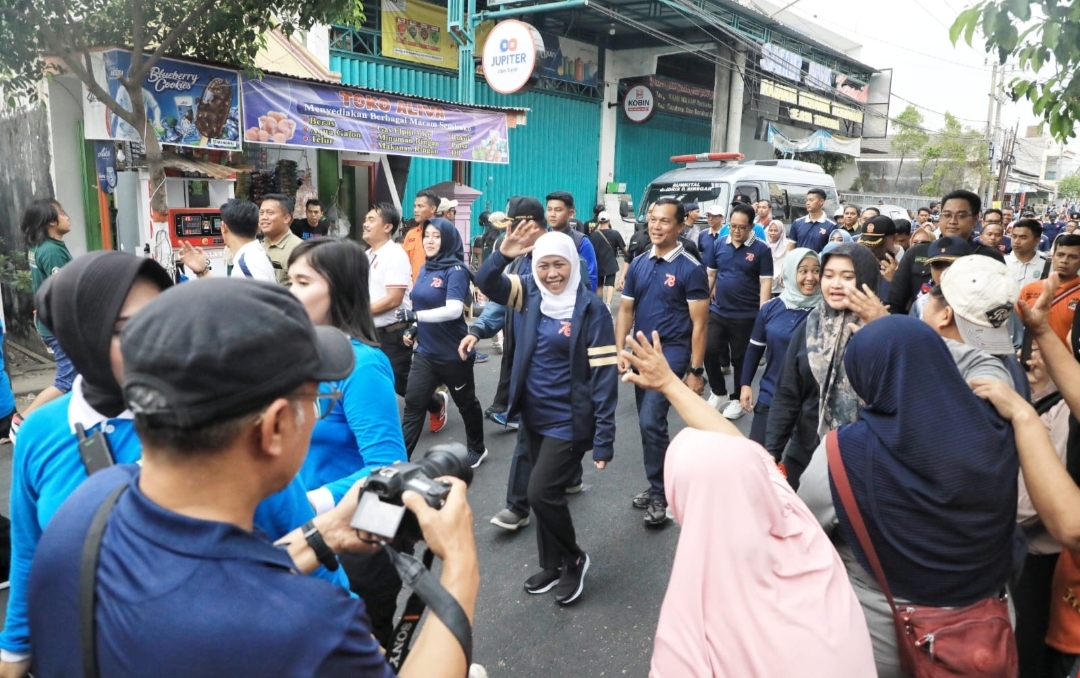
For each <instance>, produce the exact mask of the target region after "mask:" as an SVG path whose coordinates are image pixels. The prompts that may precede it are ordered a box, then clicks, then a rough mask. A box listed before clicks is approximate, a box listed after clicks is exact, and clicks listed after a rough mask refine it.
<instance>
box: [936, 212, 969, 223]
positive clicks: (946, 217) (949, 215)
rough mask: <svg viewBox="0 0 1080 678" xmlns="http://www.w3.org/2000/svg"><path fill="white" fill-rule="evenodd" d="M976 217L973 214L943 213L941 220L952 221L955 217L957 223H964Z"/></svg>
mask: <svg viewBox="0 0 1080 678" xmlns="http://www.w3.org/2000/svg"><path fill="white" fill-rule="evenodd" d="M972 216H975V215H973V214H972V213H971V212H942V213H941V218H942V219H943V220H945V221H952V218H953V217H956V219H957V221H963V220H964V219H967V218H969V217H972Z"/></svg>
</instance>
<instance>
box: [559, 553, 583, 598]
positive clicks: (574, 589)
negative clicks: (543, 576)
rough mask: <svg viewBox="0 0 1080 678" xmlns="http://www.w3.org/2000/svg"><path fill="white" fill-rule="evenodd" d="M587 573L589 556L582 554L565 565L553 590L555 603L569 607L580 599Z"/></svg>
mask: <svg viewBox="0 0 1080 678" xmlns="http://www.w3.org/2000/svg"><path fill="white" fill-rule="evenodd" d="M588 571H589V554H587V553H582V554H581V555H580V556H578V559H577V561H576V562H574V563H573V564H571V565H567V566H566V569H565V570H563V573H562V576H561V577H559V585H558V586H557V587H556V588H555V602H556V603H558V604H559V605H569V604H570V603H573V602H574V601H575V600H577V599H578V598H580V597H581V592H582V591H584V590H585V573H586V572H588Z"/></svg>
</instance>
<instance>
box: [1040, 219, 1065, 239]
mask: <svg viewBox="0 0 1080 678" xmlns="http://www.w3.org/2000/svg"><path fill="white" fill-rule="evenodd" d="M1042 227H1043V235H1045V236H1046V239H1047V240H1049V241H1050V242H1054V238H1057V237H1058V236H1059V235H1061V234H1062V233H1064V232H1065V222H1064V221H1055V222H1052V223H1051V222H1049V221H1045V222H1043V225H1042Z"/></svg>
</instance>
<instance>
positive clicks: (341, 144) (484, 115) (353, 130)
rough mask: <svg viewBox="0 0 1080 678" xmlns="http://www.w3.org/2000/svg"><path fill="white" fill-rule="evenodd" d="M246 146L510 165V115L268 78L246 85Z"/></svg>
mask: <svg viewBox="0 0 1080 678" xmlns="http://www.w3.org/2000/svg"><path fill="white" fill-rule="evenodd" d="M243 99H244V140H245V141H247V142H250V143H257V144H258V143H261V144H279V145H283V146H303V147H307V148H326V149H335V150H339V151H357V152H361V153H387V154H391V155H408V156H414V157H421V158H443V159H446V160H464V161H472V162H491V163H499V164H507V163H509V162H510V149H509V146H508V143H507V131H506V130H507V123H506V114H505V113H500V112H498V111H485V110H480V109H470V108H463V107H459V106H450V105H445V104H441V103H436V102H430V101H423V100H421V99H412V98H409V97H399V96H395V95H392V94H387V93H382V92H366V91H362V90H357V89H353V88H344V87H335V86H334V85H329V84H326V85H323V84H317V83H312V82H301V81H297V80H287V79H285V78H278V77H274V76H266V77H264V78H263V79H261V80H252V79H245V80H244V94H243Z"/></svg>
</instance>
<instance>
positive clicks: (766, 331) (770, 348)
mask: <svg viewBox="0 0 1080 678" xmlns="http://www.w3.org/2000/svg"><path fill="white" fill-rule="evenodd" d="M809 313H810V309H801V308H788V307H787V305H785V304H784V302H783V300H781V299H772V300H770V301H768V302H766V303H765V305H764V306H762V307H761V311H760V312H759V313H758V317H757V320H756V321H755V322H754V330H753V332H751V334H750V343H751V344H752V345H753V346H758V347H763V348H764V349H765V350H766V351H767V353H768V356H769V358H768V362H767V363H765V371H764V372H762V373H761V382H760V384H759V386H758V389H759V390H758V402H760V403H761V404H762V405H772V399H773V394H774V393H775V392H776V384H777V382H778V381H779V380H780V370H781V369H782V368H783V366H784V356H786V355H787V350H788V344H789V343H791V335H792V334H794V333H795V328H796V327H798V326H799V323H801V322H803V321H804V320H806V316H807V315H808V314H809ZM746 368H750V380H749V381H747V380H745V376H746V372H745V370H746ZM743 369H744V372H743V377H744V381H743V383H744V384H749V383H751V382H752V381H753V379H754V372H755V371H756V369H757V361H756V360H755V361H754V364H753V365H751V364H750V363H749V362H747V363H745V364H744V368H743Z"/></svg>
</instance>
